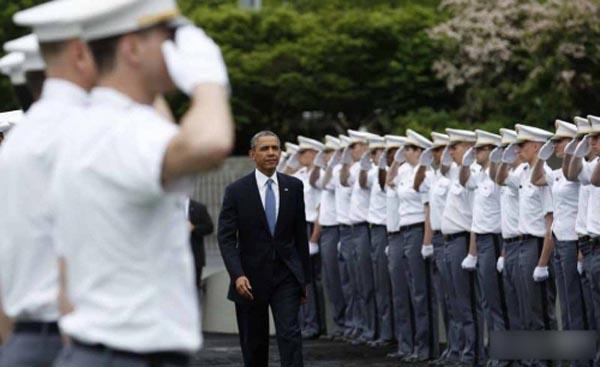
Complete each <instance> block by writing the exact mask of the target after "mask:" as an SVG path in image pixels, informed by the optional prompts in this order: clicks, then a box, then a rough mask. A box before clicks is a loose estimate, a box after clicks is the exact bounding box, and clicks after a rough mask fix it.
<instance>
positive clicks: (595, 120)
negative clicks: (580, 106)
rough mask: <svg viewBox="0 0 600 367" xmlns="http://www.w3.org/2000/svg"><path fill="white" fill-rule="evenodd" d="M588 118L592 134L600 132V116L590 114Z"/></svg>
mask: <svg viewBox="0 0 600 367" xmlns="http://www.w3.org/2000/svg"><path fill="white" fill-rule="evenodd" d="M587 118H588V120H589V121H590V125H591V128H590V132H589V133H590V134H600V117H598V116H594V115H588V116H587Z"/></svg>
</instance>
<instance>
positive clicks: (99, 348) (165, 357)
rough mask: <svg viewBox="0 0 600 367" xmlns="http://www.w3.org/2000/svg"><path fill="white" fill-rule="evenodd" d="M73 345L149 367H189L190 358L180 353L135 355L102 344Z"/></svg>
mask: <svg viewBox="0 0 600 367" xmlns="http://www.w3.org/2000/svg"><path fill="white" fill-rule="evenodd" d="M73 345H74V346H76V347H77V348H81V349H86V350H88V351H91V352H96V353H107V352H108V353H111V354H112V355H113V356H114V357H122V358H130V359H137V360H140V361H143V362H146V363H147V364H148V366H149V367H160V366H163V365H167V364H168V365H174V366H188V365H189V363H190V357H189V356H188V355H186V354H184V353H179V352H153V353H134V352H126V351H122V350H117V349H113V348H110V347H107V346H105V345H102V344H87V343H82V342H80V341H77V340H73Z"/></svg>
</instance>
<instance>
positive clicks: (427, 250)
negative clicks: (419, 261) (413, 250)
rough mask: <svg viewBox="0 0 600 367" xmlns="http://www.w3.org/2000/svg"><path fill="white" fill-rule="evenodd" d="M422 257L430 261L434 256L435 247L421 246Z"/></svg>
mask: <svg viewBox="0 0 600 367" xmlns="http://www.w3.org/2000/svg"><path fill="white" fill-rule="evenodd" d="M421 256H423V259H429V258H430V257H432V256H433V245H423V246H421Z"/></svg>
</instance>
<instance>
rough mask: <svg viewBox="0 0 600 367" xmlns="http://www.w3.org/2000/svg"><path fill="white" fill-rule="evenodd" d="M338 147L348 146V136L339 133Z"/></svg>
mask: <svg viewBox="0 0 600 367" xmlns="http://www.w3.org/2000/svg"><path fill="white" fill-rule="evenodd" d="M339 137H340V148H341V149H344V148H347V147H349V146H350V138H349V137H348V136H346V135H340V136H339Z"/></svg>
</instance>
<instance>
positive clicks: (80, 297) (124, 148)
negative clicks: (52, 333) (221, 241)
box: [52, 0, 234, 367]
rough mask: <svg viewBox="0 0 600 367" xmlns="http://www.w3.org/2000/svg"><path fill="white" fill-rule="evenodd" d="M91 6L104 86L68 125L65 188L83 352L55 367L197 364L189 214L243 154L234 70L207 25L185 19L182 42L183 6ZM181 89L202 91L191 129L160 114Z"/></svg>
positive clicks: (65, 226)
mask: <svg viewBox="0 0 600 367" xmlns="http://www.w3.org/2000/svg"><path fill="white" fill-rule="evenodd" d="M87 6H89V7H90V8H89V9H91V10H93V11H94V12H95V14H96V15H97V17H96V18H95V19H93V20H92V21H91V22H90V23H89V24H86V25H85V27H84V34H85V37H86V39H88V40H90V43H89V45H90V48H91V49H92V52H93V54H94V56H95V59H96V63H97V65H98V68H99V84H100V85H102V87H96V88H94V89H93V91H92V93H91V97H90V98H91V102H90V104H91V105H90V107H89V108H88V109H86V111H84V112H83V113H81V114H74V115H73V116H71V117H70V118H69V119H68V121H67V123H68V124H69V125H68V126H69V129H70V137H71V138H72V139H71V140H70V141H69V142H68V145H66V147H65V149H63V150H62V151H61V152H60V155H59V158H58V161H57V167H56V174H55V179H54V182H53V183H52V191H53V192H52V194H53V202H54V203H55V204H56V242H57V244H59V246H58V248H57V249H58V252H59V254H60V255H62V256H63V257H64V259H65V262H66V277H67V280H68V282H67V291H68V296H69V299H70V300H71V301H72V302H73V311H72V312H71V313H69V314H67V315H66V316H64V317H63V318H61V320H60V327H61V330H62V331H63V332H64V333H65V334H66V335H68V336H69V337H70V338H71V339H72V341H73V342H72V346H70V347H68V348H66V350H65V351H64V352H63V353H62V354H61V356H60V357H59V359H58V361H57V362H56V366H57V367H76V366H77V367H80V366H88V367H95V366H107V365H108V366H121V365H147V364H152V365H167V366H186V365H187V364H188V362H189V357H188V353H190V352H194V351H197V350H198V349H199V347H200V346H201V342H202V337H201V334H200V330H201V326H200V317H199V316H200V315H199V305H198V300H197V293H196V289H195V284H194V273H193V272H194V267H193V260H192V254H191V251H190V247H189V228H188V224H187V221H186V216H185V213H184V211H183V208H184V205H185V201H186V196H188V195H189V194H190V191H191V190H193V184H194V180H193V179H192V178H193V177H194V176H193V175H195V174H196V173H198V172H203V171H207V170H209V169H211V168H212V167H215V166H217V165H218V164H220V163H221V162H223V160H224V159H225V158H226V157H227V156H228V155H229V152H230V151H231V149H232V148H233V141H234V129H233V123H232V120H231V114H230V109H229V102H228V93H227V84H228V78H227V70H226V67H225V65H224V63H223V59H222V57H221V52H220V50H219V48H218V46H217V45H216V44H215V43H214V42H213V41H212V40H211V39H210V38H208V37H207V36H206V35H205V34H204V32H203V31H202V30H200V29H198V28H196V27H194V26H191V25H186V26H182V27H180V28H178V29H177V30H176V31H175V32H174V33H175V36H174V38H175V41H174V42H173V41H171V40H170V38H171V37H172V35H173V28H172V27H174V26H175V23H180V22H179V21H180V20H181V19H180V18H178V17H177V15H178V14H179V10H178V8H177V6H176V4H175V1H171V0H143V1H142V0H129V1H122V0H121V1H111V0H105V1H102V2H93V6H92V4H87ZM107 19H109V20H110V22H109V24H106V23H105V22H104V21H105V20H107ZM141 20H143V21H141ZM107 37H108V38H107ZM167 71H168V73H167ZM173 84H176V85H177V87H178V88H179V89H181V90H182V91H184V92H185V93H187V94H188V95H190V96H191V97H192V102H191V106H190V109H189V110H188V111H187V114H186V115H185V117H184V118H183V119H182V121H181V125H180V126H179V127H178V126H177V125H175V124H173V123H172V122H170V121H167V120H165V118H163V117H162V116H161V115H160V114H159V113H158V112H157V111H156V110H155V109H154V108H152V103H153V101H154V100H155V98H156V96H157V95H159V94H162V93H165V92H168V91H170V90H172V89H173V87H174V85H173ZM174 310H176V312H174Z"/></svg>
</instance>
